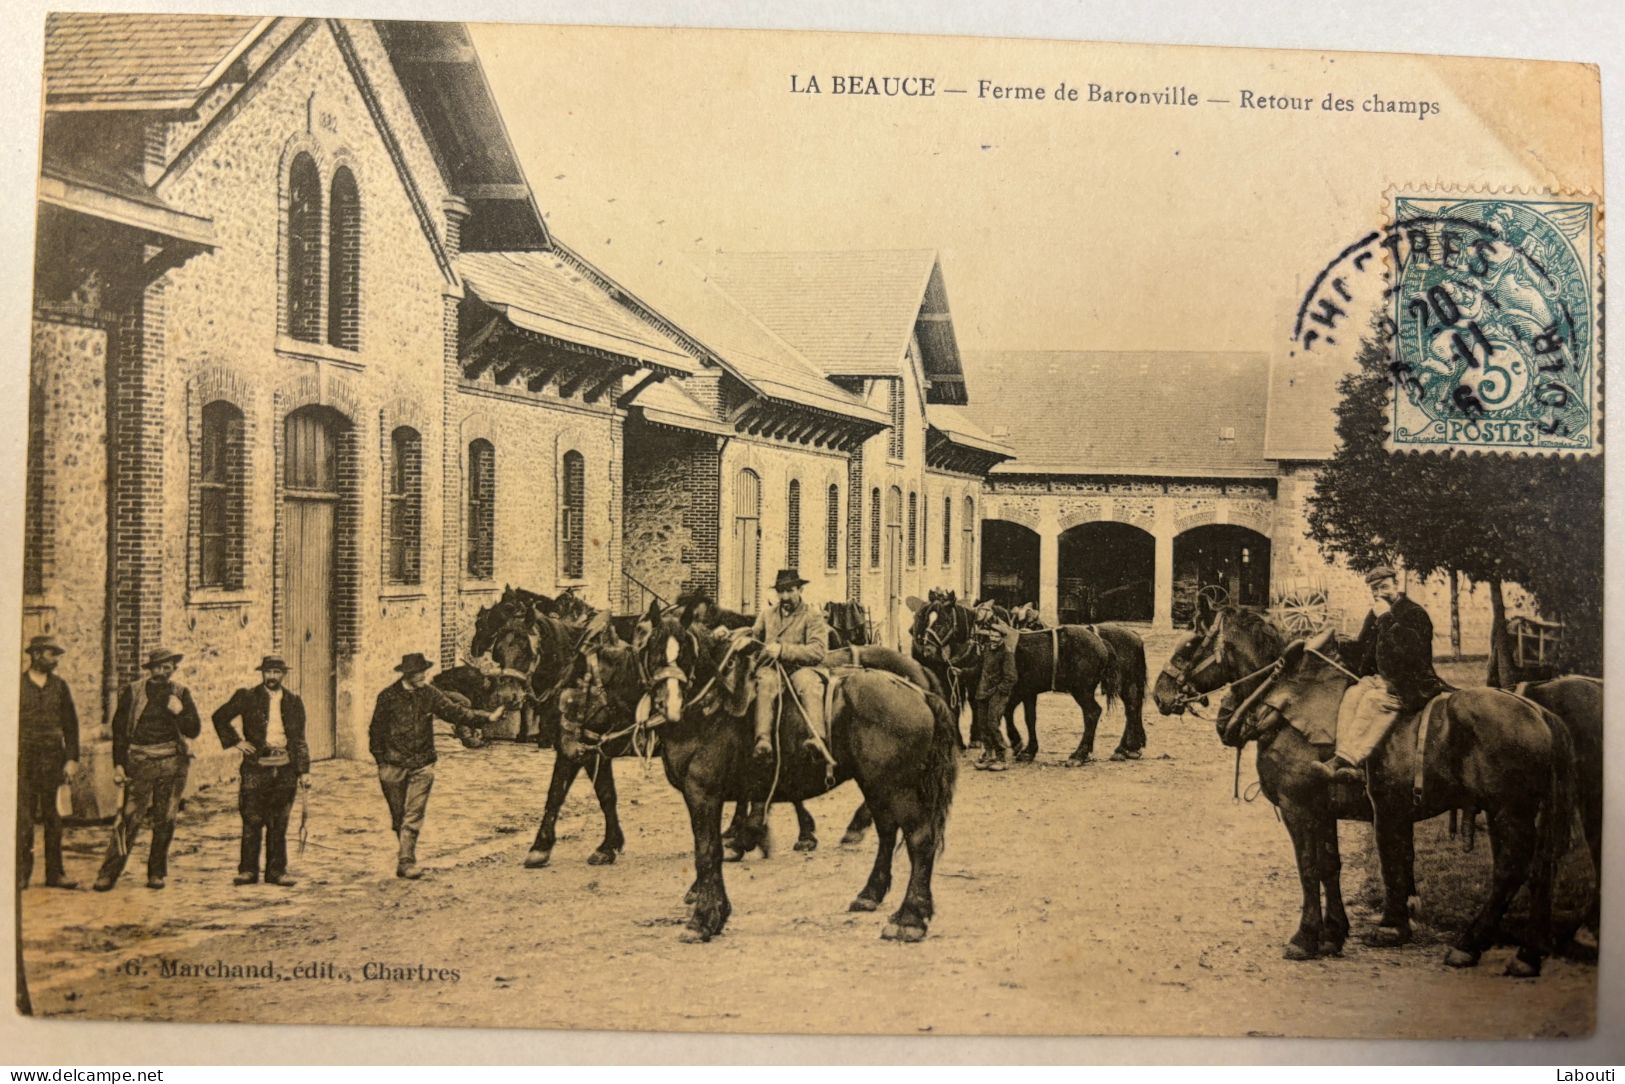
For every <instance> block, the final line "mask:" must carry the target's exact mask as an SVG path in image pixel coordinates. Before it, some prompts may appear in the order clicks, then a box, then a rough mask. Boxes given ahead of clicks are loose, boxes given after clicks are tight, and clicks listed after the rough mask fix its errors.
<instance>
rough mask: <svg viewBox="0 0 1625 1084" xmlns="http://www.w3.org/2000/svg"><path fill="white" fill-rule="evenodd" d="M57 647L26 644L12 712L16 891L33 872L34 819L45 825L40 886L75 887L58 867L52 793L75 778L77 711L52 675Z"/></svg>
mask: <svg viewBox="0 0 1625 1084" xmlns="http://www.w3.org/2000/svg"><path fill="white" fill-rule="evenodd" d="M62 653H63V652H62V646H61V645H60V644H58V643H57V642H56V640H55V639H53V638H52V637H50V636H36V637H34V638H33V639H32V640H30V641H29V642H28V670H27V671H26V672H25V673H24V674H23V680H22V706H21V707H20V708H19V709H18V714H17V729H18V731H19V739H20V740H19V743H18V750H17V752H18V759H17V887H18V888H20V889H21V888H27V887H28V880H29V878H30V877H32V876H33V874H34V821H35V819H36V818H37V819H38V820H40V821H42V822H43V823H44V825H45V884H46V886H47V887H49V888H78V887H79V882H77V881H70V880H68V879H67V876H66V875H65V873H64V872H63V869H62V818H61V817H60V816H59V815H58V814H57V809H56V789H57V787H58V786H59V785H61V783H62V782H63V781H64V780H67V779H72V778H73V777H74V776H76V775H78V774H79V713H78V712H77V711H75V710H74V707H73V694H72V693H70V692H69V691H68V683H67V682H65V681H63V680H62V679H61V678H59V677H57V676H56V664H57V660H58V659H60V658H61V657H62Z"/></svg>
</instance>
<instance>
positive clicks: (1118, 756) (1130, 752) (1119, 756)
mask: <svg viewBox="0 0 1625 1084" xmlns="http://www.w3.org/2000/svg"><path fill="white" fill-rule="evenodd" d="M1141 755H1142V754H1141V753H1140V751H1139V750H1138V749H1118V750H1117V751H1115V752H1114V753H1112V759H1113V760H1116V761H1124V760H1139V759H1140V757H1141Z"/></svg>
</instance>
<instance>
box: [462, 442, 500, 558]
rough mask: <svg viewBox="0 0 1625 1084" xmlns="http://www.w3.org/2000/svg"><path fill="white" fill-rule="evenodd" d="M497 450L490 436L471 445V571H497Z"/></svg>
mask: <svg viewBox="0 0 1625 1084" xmlns="http://www.w3.org/2000/svg"><path fill="white" fill-rule="evenodd" d="M496 496H497V453H496V449H495V448H493V447H492V446H491V442H490V441H488V440H483V439H481V440H476V441H473V442H471V443H470V444H469V446H468V574H469V576H470V577H471V578H473V579H476V580H489V579H491V578H493V577H494V576H495V575H496V508H497V502H496Z"/></svg>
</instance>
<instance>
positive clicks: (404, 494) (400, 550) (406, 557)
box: [384, 425, 423, 583]
mask: <svg viewBox="0 0 1625 1084" xmlns="http://www.w3.org/2000/svg"><path fill="white" fill-rule="evenodd" d="M386 477H387V479H388V487H387V488H386V489H385V491H384V524H385V529H386V530H387V531H388V538H387V542H388V552H387V553H386V555H385V559H386V562H387V563H386V564H385V566H384V575H385V577H386V578H387V579H388V580H389V582H390V583H421V582H422V579H423V573H422V568H423V562H422V556H421V555H422V548H423V547H422V538H423V437H422V436H420V435H419V434H418V431H417V430H416V429H413V428H411V427H410V426H405V425H403V426H401V427H399V428H398V429H396V430H395V431H394V432H393V433H391V434H390V435H389V473H388V475H387V476H386Z"/></svg>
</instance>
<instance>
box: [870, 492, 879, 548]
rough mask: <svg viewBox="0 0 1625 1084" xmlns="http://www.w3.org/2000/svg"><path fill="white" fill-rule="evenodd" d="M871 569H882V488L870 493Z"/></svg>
mask: <svg viewBox="0 0 1625 1084" xmlns="http://www.w3.org/2000/svg"><path fill="white" fill-rule="evenodd" d="M869 567H870V568H879V567H880V487H879V486H876V487H875V488H874V489H872V490H870V491H869Z"/></svg>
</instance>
